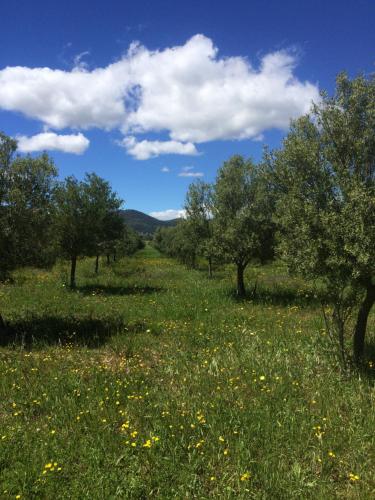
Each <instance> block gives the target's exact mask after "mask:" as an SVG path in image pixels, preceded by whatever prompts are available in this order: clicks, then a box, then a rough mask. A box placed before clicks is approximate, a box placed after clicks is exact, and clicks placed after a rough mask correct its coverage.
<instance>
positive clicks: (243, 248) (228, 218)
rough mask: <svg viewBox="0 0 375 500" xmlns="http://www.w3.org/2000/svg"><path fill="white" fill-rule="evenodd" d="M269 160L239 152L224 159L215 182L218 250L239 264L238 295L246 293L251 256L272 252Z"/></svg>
mask: <svg viewBox="0 0 375 500" xmlns="http://www.w3.org/2000/svg"><path fill="white" fill-rule="evenodd" d="M266 174H267V164H266V163H265V164H264V165H260V166H256V165H255V164H254V163H253V162H252V161H251V160H245V159H244V158H243V157H242V156H239V155H236V156H233V157H232V158H230V159H229V160H228V161H226V162H224V164H223V166H222V167H221V168H220V170H219V172H218V175H217V179H216V184H215V186H214V202H213V211H212V212H213V223H214V226H213V227H214V238H215V246H216V248H217V252H218V253H219V254H222V255H223V256H224V257H225V258H226V259H227V260H228V261H230V262H233V263H234V264H235V265H236V267H237V295H238V296H239V297H244V296H245V294H246V289H245V283H244V271H245V269H246V266H247V265H248V264H249V262H250V261H252V260H259V261H261V262H262V263H263V262H265V261H266V260H267V259H268V258H271V257H272V255H273V246H274V245H273V238H274V236H273V235H274V223H273V221H272V216H273V209H274V193H273V190H272V183H271V182H270V181H269V176H268V175H266Z"/></svg>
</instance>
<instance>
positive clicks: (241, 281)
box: [237, 263, 246, 298]
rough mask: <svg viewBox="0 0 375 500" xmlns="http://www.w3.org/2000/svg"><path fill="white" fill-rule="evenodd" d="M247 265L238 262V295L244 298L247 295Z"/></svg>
mask: <svg viewBox="0 0 375 500" xmlns="http://www.w3.org/2000/svg"><path fill="white" fill-rule="evenodd" d="M245 267H246V266H244V265H243V264H242V263H241V264H239V263H237V297H240V298H243V297H245V295H246V289H245V282H244V276H243V273H244V270H245Z"/></svg>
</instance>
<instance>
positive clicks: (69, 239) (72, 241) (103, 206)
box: [55, 174, 123, 288]
mask: <svg viewBox="0 0 375 500" xmlns="http://www.w3.org/2000/svg"><path fill="white" fill-rule="evenodd" d="M55 204H56V217H55V228H56V233H57V237H58V244H59V247H60V250H61V253H62V255H63V256H64V257H67V258H69V259H70V262H71V268H70V287H71V288H74V287H75V286H76V280H75V275H76V265H77V259H78V258H79V257H82V256H86V255H98V252H99V249H100V247H101V246H103V245H104V244H106V243H108V241H109V240H108V239H109V238H111V240H112V239H113V240H115V239H117V238H118V237H121V233H122V230H123V224H122V221H121V220H120V216H119V214H118V210H119V208H120V207H121V205H122V201H121V200H120V199H118V198H117V195H116V194H115V193H114V192H113V191H112V189H111V187H110V185H109V183H108V182H106V181H105V180H103V179H101V178H100V177H98V176H97V175H96V174H86V176H85V178H84V180H83V181H78V180H77V179H75V178H74V177H68V178H67V179H65V181H64V182H62V183H61V184H60V186H59V187H58V188H57V189H56V194H55Z"/></svg>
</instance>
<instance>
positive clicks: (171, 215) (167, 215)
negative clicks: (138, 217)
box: [149, 208, 185, 220]
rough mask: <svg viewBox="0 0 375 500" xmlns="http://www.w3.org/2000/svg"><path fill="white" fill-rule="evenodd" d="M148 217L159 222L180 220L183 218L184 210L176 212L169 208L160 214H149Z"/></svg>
mask: <svg viewBox="0 0 375 500" xmlns="http://www.w3.org/2000/svg"><path fill="white" fill-rule="evenodd" d="M149 215H151V217H155V219H159V220H171V219H180V218H183V217H185V210H176V209H174V208H169V209H167V210H162V211H160V212H150V213H149Z"/></svg>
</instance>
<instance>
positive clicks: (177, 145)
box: [120, 136, 198, 160]
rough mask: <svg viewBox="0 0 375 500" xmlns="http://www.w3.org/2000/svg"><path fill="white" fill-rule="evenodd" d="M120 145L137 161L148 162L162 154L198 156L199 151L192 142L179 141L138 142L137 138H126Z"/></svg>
mask: <svg viewBox="0 0 375 500" xmlns="http://www.w3.org/2000/svg"><path fill="white" fill-rule="evenodd" d="M120 144H121V145H122V146H124V147H125V149H126V151H127V152H128V153H129V154H130V155H132V156H133V157H134V158H136V159H137V160H148V159H149V158H154V157H155V156H159V155H161V154H168V155H169V154H176V155H197V154H198V151H197V149H196V147H195V146H194V144H193V143H191V142H185V143H183V142H179V141H148V140H146V139H144V140H143V141H140V142H137V140H136V138H135V137H133V136H131V137H125V138H124V139H123V140H122V141H120Z"/></svg>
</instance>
